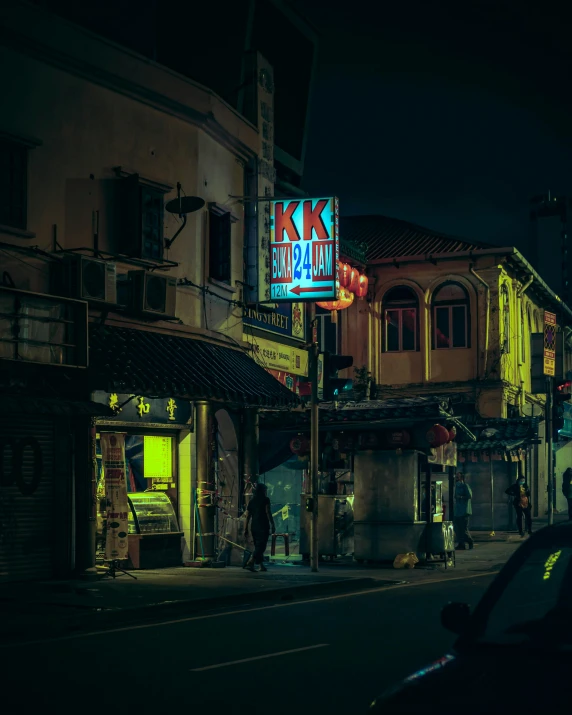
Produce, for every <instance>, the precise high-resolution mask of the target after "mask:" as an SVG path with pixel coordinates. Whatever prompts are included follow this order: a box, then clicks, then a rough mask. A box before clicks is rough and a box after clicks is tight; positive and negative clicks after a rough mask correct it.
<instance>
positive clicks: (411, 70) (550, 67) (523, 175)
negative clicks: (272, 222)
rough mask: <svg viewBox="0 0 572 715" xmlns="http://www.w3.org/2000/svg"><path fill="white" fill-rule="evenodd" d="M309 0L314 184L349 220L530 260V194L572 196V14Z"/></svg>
mask: <svg viewBox="0 0 572 715" xmlns="http://www.w3.org/2000/svg"><path fill="white" fill-rule="evenodd" d="M295 4H297V5H298V7H300V8H303V10H304V14H305V15H306V16H307V17H308V18H309V19H310V20H311V22H312V23H313V24H314V26H315V27H316V28H317V29H318V30H319V31H320V35H321V40H320V41H321V46H320V62H319V70H318V77H317V83H316V86H315V89H314V95H313V98H312V107H311V121H310V135H309V144H308V150H307V155H306V173H305V179H304V185H305V188H306V189H307V190H308V191H309V192H310V193H312V194H323V195H328V194H336V195H338V196H339V198H340V208H341V211H342V213H343V214H346V215H351V214H359V213H382V214H385V215H388V216H392V217H395V218H401V219H405V220H408V221H412V222H414V223H418V224H421V225H424V226H427V227H429V228H433V229H436V230H441V231H445V232H447V233H451V234H456V235H459V236H464V237H467V238H473V239H477V240H482V241H488V242H491V243H495V244H499V245H507V244H508V245H516V246H517V247H519V248H520V249H521V250H523V251H524V252H527V250H526V249H527V246H526V244H527V240H528V231H529V222H528V200H529V198H531V197H532V196H534V195H536V194H539V193H542V192H545V191H547V190H549V189H550V190H551V191H552V192H553V193H557V194H570V195H572V175H571V173H570V172H571V169H572V23H571V18H572V13H571V11H570V10H568V11H566V10H564V9H563V8H564V5H563V4H560V3H554V4H551V3H546V2H544V3H537V4H536V6H537V8H538V9H537V10H536V11H535V12H531V11H530V9H531V8H532V7H533V5H532V4H530V3H529V4H526V3H523V2H519V3H516V2H512V1H511V0H495V2H489V0H480V1H479V2H475V1H474V0H462V1H461V2H459V0H438V1H434V0H403V1H402V2H398V3H385V2H381V3H375V2H373V0H369V1H368V0H352V1H350V2H348V1H347V0H346V2H340V1H339V0H299V1H298V2H297V3H295ZM375 7H378V8H383V12H380V11H379V10H378V11H377V12H376V13H375V14H372V12H373V9H374V8H375ZM527 9H528V13H527Z"/></svg>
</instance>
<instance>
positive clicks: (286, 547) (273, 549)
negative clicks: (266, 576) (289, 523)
mask: <svg viewBox="0 0 572 715" xmlns="http://www.w3.org/2000/svg"><path fill="white" fill-rule="evenodd" d="M279 536H280V537H281V538H282V539H284V554H285V556H290V535H289V534H272V544H271V546H270V556H274V555H275V554H276V539H277V538H278V537H279Z"/></svg>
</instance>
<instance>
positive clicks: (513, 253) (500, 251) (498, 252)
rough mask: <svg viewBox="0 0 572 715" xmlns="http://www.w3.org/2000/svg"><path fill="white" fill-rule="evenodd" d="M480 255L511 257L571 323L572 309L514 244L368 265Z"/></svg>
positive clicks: (396, 258)
mask: <svg viewBox="0 0 572 715" xmlns="http://www.w3.org/2000/svg"><path fill="white" fill-rule="evenodd" d="M480 256H508V257H509V259H510V258H512V259H513V261H514V263H516V264H517V266H518V267H519V268H520V269H521V270H524V271H526V272H527V273H530V275H531V276H533V277H534V282H533V284H532V285H531V289H533V290H536V291H538V292H539V293H540V294H541V295H543V296H544V297H545V298H547V299H548V300H549V301H550V302H552V303H553V304H554V305H555V306H557V308H558V310H559V311H560V312H561V313H562V314H563V315H565V316H566V318H567V320H568V321H569V322H570V323H572V310H571V309H570V308H569V307H568V306H567V305H566V304H565V303H564V302H563V301H562V298H560V297H559V296H558V295H556V293H555V292H554V291H553V290H552V289H551V288H549V286H548V284H547V283H546V282H545V281H544V280H543V279H542V278H541V277H540V275H539V274H538V273H537V272H536V270H535V269H534V268H533V267H532V266H531V264H530V263H529V262H528V261H527V260H526V258H525V257H524V256H523V255H522V254H521V253H520V251H519V250H518V249H516V248H515V247H514V246H499V247H498V248H476V249H475V250H471V251H457V252H455V251H453V252H447V253H431V254H424V255H417V256H394V257H392V258H378V259H375V260H372V261H368V265H369V266H381V265H394V264H404V263H425V262H427V261H429V260H435V261H439V260H441V261H443V260H455V259H462V258H478V257H480Z"/></svg>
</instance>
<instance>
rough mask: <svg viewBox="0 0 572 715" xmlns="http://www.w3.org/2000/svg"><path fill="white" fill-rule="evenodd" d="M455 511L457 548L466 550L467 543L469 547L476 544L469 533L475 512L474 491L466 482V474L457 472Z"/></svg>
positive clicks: (454, 522) (454, 521)
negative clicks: (470, 522)
mask: <svg viewBox="0 0 572 715" xmlns="http://www.w3.org/2000/svg"><path fill="white" fill-rule="evenodd" d="M454 497H455V512H454V514H453V524H454V528H455V535H456V537H457V549H459V550H460V551H464V550H465V548H466V547H465V544H468V546H469V549H472V548H473V547H474V545H475V542H474V541H473V537H472V536H471V534H470V533H469V519H470V517H471V514H472V513H473V507H472V499H473V492H472V490H471V487H470V486H469V485H468V484H465V475H464V474H462V473H461V472H457V477H456V484H455V492H454Z"/></svg>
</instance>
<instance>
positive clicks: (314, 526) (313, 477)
mask: <svg viewBox="0 0 572 715" xmlns="http://www.w3.org/2000/svg"><path fill="white" fill-rule="evenodd" d="M315 323H316V304H315V303H310V326H311V330H312V340H311V342H310V348H309V355H308V358H309V365H308V376H309V378H310V381H311V384H312V399H311V402H310V483H311V491H312V520H311V522H310V524H311V527H310V569H311V570H312V571H313V572H314V573H316V572H317V571H318V565H319V561H320V554H319V542H318V492H319V480H318V454H319V450H318V432H319V421H318V353H319V349H318V343H317V342H316V339H315Z"/></svg>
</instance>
